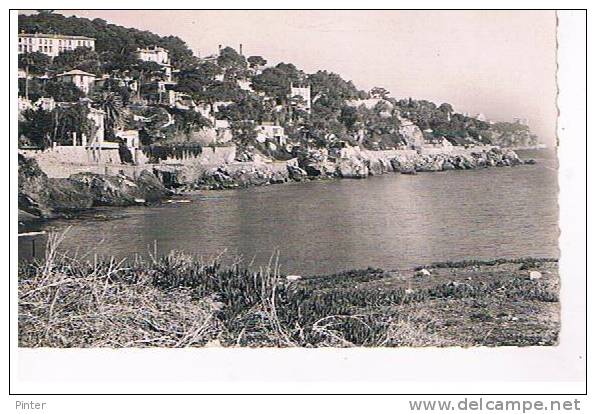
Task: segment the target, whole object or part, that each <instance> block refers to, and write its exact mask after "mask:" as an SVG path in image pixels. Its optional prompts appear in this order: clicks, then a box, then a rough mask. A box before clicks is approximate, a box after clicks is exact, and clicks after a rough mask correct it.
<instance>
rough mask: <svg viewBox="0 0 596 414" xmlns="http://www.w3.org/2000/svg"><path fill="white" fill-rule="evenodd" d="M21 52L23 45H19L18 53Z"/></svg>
mask: <svg viewBox="0 0 596 414" xmlns="http://www.w3.org/2000/svg"><path fill="white" fill-rule="evenodd" d="M22 51H23V45H19V53H21V52H22Z"/></svg>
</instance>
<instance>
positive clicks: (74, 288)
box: [19, 237, 559, 347]
mask: <svg viewBox="0 0 596 414" xmlns="http://www.w3.org/2000/svg"><path fill="white" fill-rule="evenodd" d="M55 242H56V237H51V240H50V245H49V247H48V249H47V253H46V259H45V260H43V261H41V262H36V263H29V264H22V265H21V266H20V267H19V344H20V346H23V347H188V346H257V347H260V346H274V347H294V346H299V347H351V346H480V345H486V346H498V345H518V346H519V345H522V346H523V345H553V344H556V342H557V337H558V331H559V305H558V289H559V279H558V271H557V262H556V260H554V259H518V260H496V261H488V262H486V261H474V262H458V263H442V264H436V265H433V266H429V267H427V268H426V269H430V270H429V272H430V273H428V274H427V273H426V272H420V271H417V270H415V269H413V270H408V271H383V270H381V269H366V270H357V271H348V272H343V273H339V274H335V275H330V276H312V277H305V278H302V279H298V280H293V279H295V278H292V277H289V278H288V277H283V276H282V275H281V274H280V273H279V267H278V266H277V264H276V260H272V261H271V264H270V265H269V266H268V267H266V268H261V269H258V270H254V271H253V270H249V269H246V268H242V267H240V266H239V265H233V266H229V267H223V266H222V265H220V264H218V263H217V262H215V261H214V262H209V263H205V262H203V261H201V260H198V259H197V258H195V257H192V256H188V255H184V254H181V253H171V254H169V255H167V256H164V257H151V258H150V259H149V260H141V259H139V258H137V259H135V260H125V261H117V260H115V259H113V258H112V259H99V258H96V257H94V258H84V257H83V258H81V257H79V258H76V257H74V258H73V257H68V256H65V255H62V254H60V253H59V252H58V251H57V249H56V248H55V246H56V243H55ZM529 271H539V272H540V273H541V275H542V277H541V278H539V279H535V280H530V278H529V276H528V275H529Z"/></svg>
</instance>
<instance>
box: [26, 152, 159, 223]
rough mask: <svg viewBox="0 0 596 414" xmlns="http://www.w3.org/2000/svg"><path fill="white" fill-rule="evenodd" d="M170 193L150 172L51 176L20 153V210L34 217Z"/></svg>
mask: <svg viewBox="0 0 596 414" xmlns="http://www.w3.org/2000/svg"><path fill="white" fill-rule="evenodd" d="M169 193H170V192H169V190H167V189H166V188H165V187H164V185H163V184H162V183H161V182H160V181H159V180H158V179H157V178H156V177H155V176H154V175H153V174H151V173H150V172H148V171H142V172H141V174H140V175H139V176H138V178H137V179H135V180H131V179H130V178H126V177H124V176H121V175H118V176H109V175H99V174H92V173H80V174H75V175H72V176H70V177H69V178H48V176H47V175H46V174H45V173H44V172H43V171H42V170H41V169H40V168H39V166H38V165H37V162H36V161H35V160H33V159H30V158H26V157H23V156H22V155H19V210H22V211H23V212H26V213H28V214H30V215H33V216H35V217H39V218H57V217H68V216H71V215H73V214H75V213H77V212H80V211H81V210H85V209H88V208H91V207H94V206H130V205H135V204H139V203H141V202H154V201H158V200H159V199H161V198H163V197H165V196H167V195H168V194H169Z"/></svg>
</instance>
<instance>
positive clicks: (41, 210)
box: [19, 147, 535, 223]
mask: <svg viewBox="0 0 596 414" xmlns="http://www.w3.org/2000/svg"><path fill="white" fill-rule="evenodd" d="M534 163H535V161H534V160H532V159H529V160H523V159H520V158H519V156H518V155H517V153H516V152H515V151H513V150H511V149H501V148H498V147H487V148H474V147H473V148H467V149H463V148H462V149H459V148H458V149H457V150H456V151H454V152H449V153H446V152H441V151H435V152H430V153H426V154H425V153H420V152H416V151H409V152H403V151H369V150H361V149H360V148H358V147H353V148H350V149H347V150H342V151H339V152H336V153H329V152H326V151H321V150H316V151H310V152H308V153H306V154H304V155H302V156H301V157H299V158H297V159H295V160H291V161H289V162H285V163H265V162H261V163H255V162H249V163H235V164H234V163H222V164H219V165H216V166H212V167H210V168H209V167H206V166H203V165H200V164H195V165H178V166H172V165H168V166H165V167H163V166H161V165H159V164H158V165H155V166H150V165H147V169H144V170H142V171H141V173H140V174H139V175H138V176H135V177H134V178H132V177H128V176H126V175H116V176H113V175H102V174H94V173H77V174H73V175H71V176H70V177H69V178H64V179H63V178H49V177H47V176H46V175H45V173H44V172H43V171H42V170H41V169H40V168H39V166H38V165H37V163H36V162H35V160H33V159H29V158H25V157H19V213H20V214H19V223H31V222H34V221H40V220H41V221H43V220H48V219H53V218H71V217H73V216H77V215H79V214H80V213H82V212H85V211H89V210H92V209H93V208H94V207H100V206H115V207H128V206H134V205H149V204H155V203H161V202H164V201H165V200H167V199H171V198H172V197H174V200H175V199H176V197H183V196H184V195H185V194H192V193H193V192H201V191H212V190H218V191H219V190H226V189H239V188H248V187H253V186H264V185H277V184H284V183H288V182H302V181H313V180H330V179H340V178H341V179H365V178H367V177H369V176H376V175H381V174H390V173H400V174H405V175H414V174H418V173H426V172H440V171H451V170H474V169H479V168H490V167H515V166H522V165H525V164H534ZM164 168H165V169H167V171H168V175H167V177H166V176H164ZM164 183H169V186H168V187H166V186H165V185H164Z"/></svg>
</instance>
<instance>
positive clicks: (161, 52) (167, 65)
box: [136, 46, 172, 81]
mask: <svg viewBox="0 0 596 414" xmlns="http://www.w3.org/2000/svg"><path fill="white" fill-rule="evenodd" d="M136 56H137V58H138V59H140V60H142V61H144V62H155V63H157V64H158V65H160V66H162V67H163V68H164V72H165V74H166V77H167V80H168V81H171V80H172V65H171V62H170V54H169V52H168V50H167V49H164V48H163V47H159V46H150V47H147V48H144V49H141V48H138V49H137V50H136Z"/></svg>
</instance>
